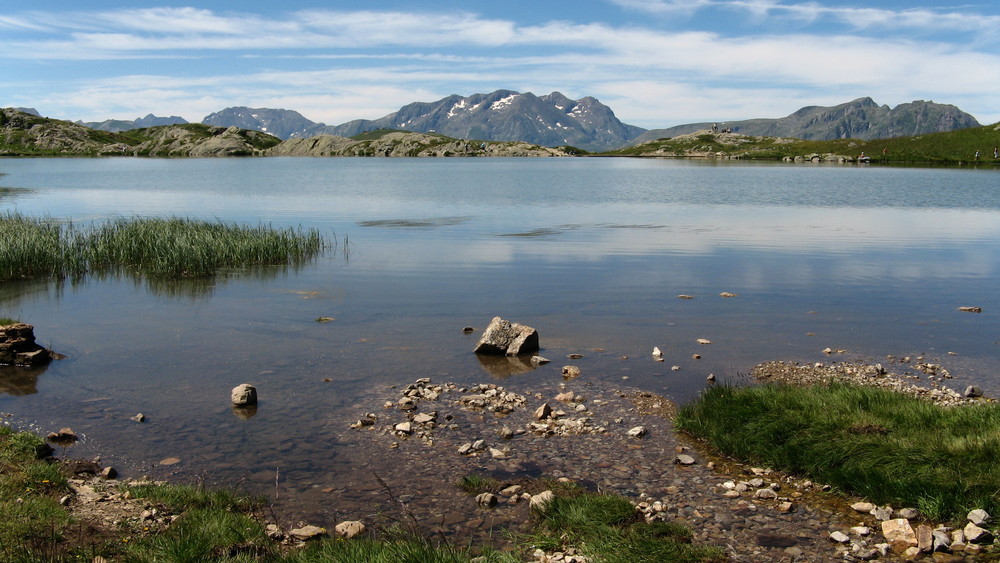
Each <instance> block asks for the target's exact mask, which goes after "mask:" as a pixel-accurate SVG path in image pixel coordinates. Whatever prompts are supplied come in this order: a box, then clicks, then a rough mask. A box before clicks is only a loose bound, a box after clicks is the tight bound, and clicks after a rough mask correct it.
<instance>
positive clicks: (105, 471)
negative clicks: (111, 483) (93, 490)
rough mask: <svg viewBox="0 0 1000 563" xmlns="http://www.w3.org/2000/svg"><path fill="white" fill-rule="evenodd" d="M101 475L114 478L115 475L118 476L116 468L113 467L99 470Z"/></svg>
mask: <svg viewBox="0 0 1000 563" xmlns="http://www.w3.org/2000/svg"><path fill="white" fill-rule="evenodd" d="M101 477H104V478H105V479H114V478H115V477H118V470H117V469H115V468H114V467H105V468H104V469H102V470H101Z"/></svg>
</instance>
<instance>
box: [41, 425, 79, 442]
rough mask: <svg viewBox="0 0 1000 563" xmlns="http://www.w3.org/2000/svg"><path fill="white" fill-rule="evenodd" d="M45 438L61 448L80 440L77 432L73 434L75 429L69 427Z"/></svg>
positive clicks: (50, 433) (51, 433)
mask: <svg viewBox="0 0 1000 563" xmlns="http://www.w3.org/2000/svg"><path fill="white" fill-rule="evenodd" d="M45 438H46V439H47V440H48V441H50V442H52V443H53V444H56V445H60V446H64V445H69V444H73V443H75V442H76V441H77V440H78V439H79V438H78V437H77V435H76V432H73V429H72V428H68V427H67V428H60V429H59V432H49V435H48V436H46V437H45Z"/></svg>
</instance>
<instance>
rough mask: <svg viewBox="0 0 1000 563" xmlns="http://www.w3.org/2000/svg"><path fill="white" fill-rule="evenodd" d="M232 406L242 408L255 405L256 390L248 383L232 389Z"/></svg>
mask: <svg viewBox="0 0 1000 563" xmlns="http://www.w3.org/2000/svg"><path fill="white" fill-rule="evenodd" d="M230 397H231V399H232V401H233V405H235V406H237V407H244V406H248V405H256V404H257V388H256V387H254V386H253V385H250V384H249V383H243V384H240V385H237V386H236V387H233V392H232V393H231V395H230Z"/></svg>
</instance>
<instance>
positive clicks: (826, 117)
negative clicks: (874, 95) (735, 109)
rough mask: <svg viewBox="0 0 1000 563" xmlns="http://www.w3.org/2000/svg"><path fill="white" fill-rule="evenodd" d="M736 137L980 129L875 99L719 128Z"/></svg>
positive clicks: (950, 112) (662, 132) (938, 112)
mask: <svg viewBox="0 0 1000 563" xmlns="http://www.w3.org/2000/svg"><path fill="white" fill-rule="evenodd" d="M712 125H713V124H712V123H708V122H705V123H688V124H685V125H677V126H675V127H668V128H666V129H651V130H649V131H646V132H645V133H643V134H642V135H640V136H639V137H637V138H635V139H633V140H632V142H631V144H633V145H635V144H640V143H645V142H648V141H655V140H656V139H661V138H666V137H676V136H678V135H687V134H689V133H694V132H696V131H702V130H705V129H709V128H710V127H711V126H712ZM718 125H719V126H720V127H722V128H725V129H731V130H732V131H733V133H740V134H742V135H755V136H765V137H790V138H795V139H805V140H812V141H829V140H833V139H861V140H871V139H888V138H892V137H905V136H911V135H923V134H925V133H940V132H944V131H954V130H956V129H967V128H969V127H978V126H979V125H980V124H979V122H978V121H977V120H976V118H974V117H972V116H971V115H969V114H967V113H965V112H964V111H962V110H960V109H958V108H957V107H955V106H953V105H949V104H937V103H934V102H925V101H923V100H916V101H913V102H910V103H906V104H899V105H898V106H896V107H894V108H890V107H889V106H887V105H881V106H880V105H878V104H876V103H875V101H874V100H872V99H871V98H867V97H865V98H858V99H856V100H852V101H850V102H847V103H844V104H840V105H837V106H832V107H822V106H807V107H804V108H802V109H800V110H798V111H796V112H794V113H792V114H791V115H789V116H787V117H782V118H778V119H748V120H745V121H730V122H726V123H720V124H718Z"/></svg>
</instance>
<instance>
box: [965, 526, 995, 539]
mask: <svg viewBox="0 0 1000 563" xmlns="http://www.w3.org/2000/svg"><path fill="white" fill-rule="evenodd" d="M962 532H963V533H964V534H965V541H967V542H969V543H979V544H988V543H993V534H992V533H990V531H989V530H987V529H985V528H980V527H979V526H977V525H975V524H973V523H972V522H969V523H968V524H966V525H965V528H963V529H962Z"/></svg>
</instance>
